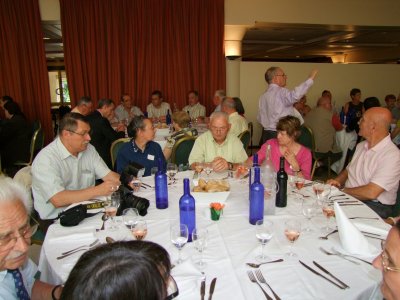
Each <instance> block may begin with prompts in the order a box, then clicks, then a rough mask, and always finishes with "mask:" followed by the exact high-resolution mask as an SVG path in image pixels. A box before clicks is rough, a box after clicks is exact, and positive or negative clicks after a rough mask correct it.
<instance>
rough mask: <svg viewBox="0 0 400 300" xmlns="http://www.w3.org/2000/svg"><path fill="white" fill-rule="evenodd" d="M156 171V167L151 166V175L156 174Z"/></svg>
mask: <svg viewBox="0 0 400 300" xmlns="http://www.w3.org/2000/svg"><path fill="white" fill-rule="evenodd" d="M157 172H158V167H152V168H151V170H150V173H151V176H154V175H156V173H157Z"/></svg>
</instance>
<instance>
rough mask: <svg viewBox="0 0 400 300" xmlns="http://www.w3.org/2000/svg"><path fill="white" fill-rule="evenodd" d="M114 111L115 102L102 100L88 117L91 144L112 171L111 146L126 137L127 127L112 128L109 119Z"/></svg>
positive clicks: (121, 125)
mask: <svg viewBox="0 0 400 300" xmlns="http://www.w3.org/2000/svg"><path fill="white" fill-rule="evenodd" d="M113 110H114V102H113V101H112V100H111V99H100V100H99V103H98V104H97V109H96V110H95V111H94V112H92V113H91V114H90V115H88V116H87V117H86V120H87V121H88V123H89V125H90V128H91V132H90V138H91V140H90V143H91V144H92V145H93V146H94V147H95V148H96V150H97V152H98V153H99V155H100V157H101V158H102V159H103V160H104V162H105V163H106V165H107V166H108V167H109V168H110V169H111V168H112V164H111V153H110V148H111V144H112V143H113V142H114V141H115V140H117V139H119V138H123V137H125V125H123V124H122V123H120V124H118V126H117V128H116V130H114V129H113V128H112V127H111V124H110V121H109V120H108V118H109V117H110V116H111V115H112V112H113Z"/></svg>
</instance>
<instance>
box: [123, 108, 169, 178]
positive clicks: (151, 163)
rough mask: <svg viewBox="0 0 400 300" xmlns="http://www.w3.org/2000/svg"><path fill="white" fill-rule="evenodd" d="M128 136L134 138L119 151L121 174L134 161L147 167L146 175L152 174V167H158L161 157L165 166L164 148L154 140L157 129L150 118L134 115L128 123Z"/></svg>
mask: <svg viewBox="0 0 400 300" xmlns="http://www.w3.org/2000/svg"><path fill="white" fill-rule="evenodd" d="M128 136H129V137H130V138H132V139H131V140H130V142H129V143H125V144H124V145H123V146H122V147H121V149H120V150H119V151H118V155H117V160H116V165H117V167H116V170H117V172H118V173H120V174H121V173H122V171H123V170H124V169H125V167H126V166H127V165H128V164H129V163H131V162H133V163H136V164H138V165H141V166H142V167H143V168H144V169H145V171H144V176H150V175H151V168H153V167H157V165H158V159H159V158H161V160H162V162H163V165H164V167H165V164H166V162H165V158H164V155H163V152H162V149H161V147H160V145H159V144H158V143H156V142H154V141H153V139H154V136H155V130H154V126H153V122H152V121H151V120H150V119H146V118H145V117H144V116H138V117H134V118H133V119H132V121H131V122H130V123H129V125H128Z"/></svg>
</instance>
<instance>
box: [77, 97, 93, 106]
mask: <svg viewBox="0 0 400 300" xmlns="http://www.w3.org/2000/svg"><path fill="white" fill-rule="evenodd" d="M89 103H92V99H90V97H89V96H83V97H81V99H79V101H78V103H77V104H76V105H77V106H79V105H88V104H89Z"/></svg>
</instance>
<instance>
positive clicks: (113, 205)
mask: <svg viewBox="0 0 400 300" xmlns="http://www.w3.org/2000/svg"><path fill="white" fill-rule="evenodd" d="M120 202H121V198H120V194H119V192H118V191H117V192H114V193H112V194H111V197H110V198H108V199H107V200H106V201H105V203H104V208H105V213H106V215H107V216H108V217H111V226H110V230H117V229H118V226H117V225H116V222H115V219H114V217H115V216H116V215H117V210H118V207H119V204H120Z"/></svg>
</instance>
